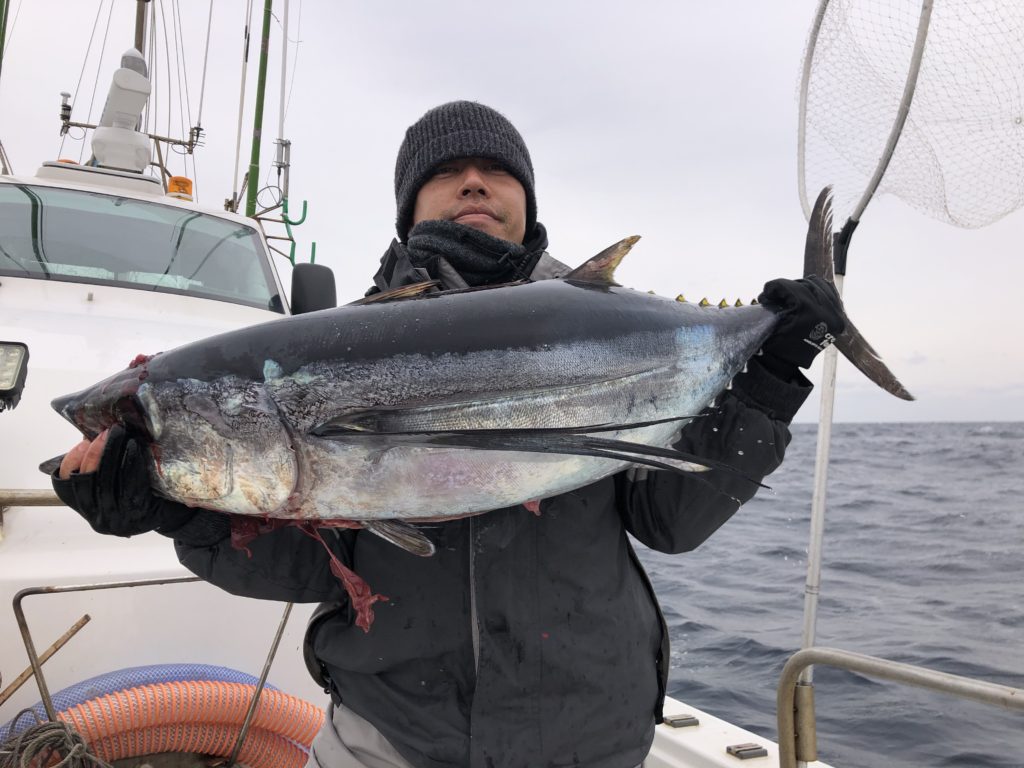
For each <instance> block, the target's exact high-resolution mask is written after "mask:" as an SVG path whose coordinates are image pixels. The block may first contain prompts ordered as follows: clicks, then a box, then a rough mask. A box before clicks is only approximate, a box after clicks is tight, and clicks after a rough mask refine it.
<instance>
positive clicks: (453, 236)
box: [406, 220, 548, 286]
mask: <svg viewBox="0 0 1024 768" xmlns="http://www.w3.org/2000/svg"><path fill="white" fill-rule="evenodd" d="M547 244H548V238H547V233H546V232H545V230H544V227H543V226H542V225H541V224H539V223H538V224H537V225H536V226H535V227H534V231H533V237H532V238H530V239H529V240H528V241H527V242H526V244H525V245H520V244H518V243H512V242H509V241H508V240H502V239H500V238H497V237H493V236H492V235H489V234H487V233H486V232H481V231H480V230H478V229H473V228H472V227H467V226H465V225H464V224H457V223H455V222H454V221H440V220H437V221H421V222H420V223H419V224H417V225H416V226H415V227H413V228H412V230H411V231H410V232H409V241H408V243H407V245H406V248H407V250H408V253H409V261H411V262H412V264H413V266H416V267H421V268H423V269H425V270H427V272H428V273H430V274H431V275H436V274H437V259H438V257H441V258H444V260H445V261H447V262H448V263H449V264H451V266H452V267H453V268H454V269H455V271H456V272H458V273H459V274H460V275H461V276H462V279H463V280H465V281H466V282H467V283H468V284H469V285H472V286H479V285H497V284H499V283H510V282H514V281H516V280H525V279H527V278H529V276H530V273H531V272H532V271H533V268H534V267H535V266H536V264H537V261H538V259H540V256H541V253H543V252H544V249H545V248H547Z"/></svg>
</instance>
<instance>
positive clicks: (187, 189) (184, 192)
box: [167, 176, 192, 202]
mask: <svg viewBox="0 0 1024 768" xmlns="http://www.w3.org/2000/svg"><path fill="white" fill-rule="evenodd" d="M167 194H168V195H169V196H170V197H177V198H179V199H181V200H188V201H190V202H191V200H192V179H190V178H188V177H187V176H171V178H170V179H168V180H167Z"/></svg>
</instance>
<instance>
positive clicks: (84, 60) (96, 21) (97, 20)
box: [57, 0, 103, 157]
mask: <svg viewBox="0 0 1024 768" xmlns="http://www.w3.org/2000/svg"><path fill="white" fill-rule="evenodd" d="M102 12H103V0H100V2H99V5H97V6H96V18H95V19H93V22H92V32H90V33H89V44H88V45H87V46H86V47H85V56H83V57H82V71H81V72H79V73H78V82H77V83H75V95H74V96H73V97H72V102H71V105H72V108H74V105H75V104H77V103H78V90H79V88H81V87H82V78H83V77H85V65H86V64H87V63H88V61H89V51H90V50H91V49H92V41H93V40H94V39H95V37H96V26H97V25H98V24H99V23H100V13H102ZM67 138H68V135H67V134H66V133H65V134H64V135H63V136H61V137H60V149H59V150H57V156H58V157H60V155H61V154H63V152H64V142H65V141H66V140H67Z"/></svg>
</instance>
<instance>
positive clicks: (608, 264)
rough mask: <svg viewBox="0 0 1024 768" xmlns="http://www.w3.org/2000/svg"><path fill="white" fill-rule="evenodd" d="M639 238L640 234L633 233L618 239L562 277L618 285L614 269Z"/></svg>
mask: <svg viewBox="0 0 1024 768" xmlns="http://www.w3.org/2000/svg"><path fill="white" fill-rule="evenodd" d="M639 239H640V235H633V236H631V237H627V238H625V239H624V240H619V242H617V243H616V244H615V245H612V246H609V247H608V248H605V249H604V250H603V251H601V252H600V253H599V254H597V256H592V257H590V258H589V259H587V260H586V261H585V262H583V263H582V264H580V265H579V266H578V267H576V269H574V270H573V271H572V272H570V273H569V274H568V275H566V276H565V277H564V278H563V279H565V280H575V281H576V282H580V283H597V284H599V285H618V283H616V282H615V269H616V267H618V266H619V264H620V263H621V262H622V259H623V258H625V256H626V254H627V253H629V251H630V249H631V248H632V247H633V246H634V245H636V241H637V240H639Z"/></svg>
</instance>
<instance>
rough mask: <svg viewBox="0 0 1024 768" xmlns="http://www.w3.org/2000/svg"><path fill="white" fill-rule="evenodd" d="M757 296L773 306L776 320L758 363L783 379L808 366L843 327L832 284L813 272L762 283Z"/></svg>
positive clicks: (841, 303) (771, 307)
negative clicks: (777, 318) (776, 314)
mask: <svg viewBox="0 0 1024 768" xmlns="http://www.w3.org/2000/svg"><path fill="white" fill-rule="evenodd" d="M757 300H758V301H759V302H761V303H762V304H764V305H765V306H767V307H769V308H770V309H773V310H775V311H776V312H777V313H778V315H779V324H778V325H777V326H775V330H774V331H773V332H772V335H771V336H769V337H768V339H767V341H765V343H764V344H763V345H762V347H761V349H762V351H763V352H764V355H763V356H762V357H761V358H759V359H760V361H761V363H762V364H763V365H764V366H765V368H767V369H768V370H770V371H771V372H772V373H774V374H776V375H778V376H779V377H780V378H783V379H790V378H792V377H795V376H797V375H798V374H799V371H798V370H797V369H798V368H809V367H810V366H811V363H812V362H813V361H814V358H815V357H816V356H817V355H818V353H819V352H821V351H822V350H823V349H825V348H826V347H827V346H828V345H829V344H831V343H832V342H833V341H835V339H836V337H837V336H838V335H839V334H840V333H842V332H843V329H844V328H846V319H845V315H844V313H843V302H842V300H841V299H840V298H839V292H838V291H837V290H836V288H835V286H834V285H832V284H831V283H828V282H826V281H825V280H823V279H822V278H820V277H817V276H816V275H812V276H810V277H805V278H803V279H802V280H784V279H780V280H772V281H771V282H768V283H765V286H764V291H763V292H762V293H761V295H760V296H758V297H757Z"/></svg>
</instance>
